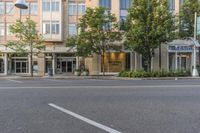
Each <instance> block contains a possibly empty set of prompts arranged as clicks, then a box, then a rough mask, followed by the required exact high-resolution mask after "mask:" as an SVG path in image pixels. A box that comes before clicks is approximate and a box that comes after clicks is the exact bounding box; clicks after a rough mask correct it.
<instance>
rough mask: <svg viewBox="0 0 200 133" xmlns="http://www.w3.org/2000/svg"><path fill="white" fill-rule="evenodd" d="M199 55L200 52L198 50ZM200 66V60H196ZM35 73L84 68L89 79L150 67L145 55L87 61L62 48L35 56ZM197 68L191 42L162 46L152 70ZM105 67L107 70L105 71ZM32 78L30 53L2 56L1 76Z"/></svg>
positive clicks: (108, 54) (110, 55)
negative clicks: (94, 76) (25, 76)
mask: <svg viewBox="0 0 200 133" xmlns="http://www.w3.org/2000/svg"><path fill="white" fill-rule="evenodd" d="M197 55H199V51H198V50H197ZM196 62H197V64H199V56H197V59H196ZM32 64H33V66H32V68H33V72H34V75H37V76H45V75H48V72H49V71H50V70H52V75H73V73H74V71H75V70H76V69H80V68H85V69H88V70H89V74H90V75H99V74H102V73H103V71H104V72H105V73H106V74H111V75H112V74H117V73H119V72H120V71H122V70H141V69H145V68H146V67H147V63H146V62H145V60H144V58H143V57H142V55H140V54H138V53H136V52H131V51H127V50H121V51H107V52H105V53H104V55H93V56H91V57H88V58H82V57H77V56H76V54H75V51H71V50H69V49H66V47H64V46H63V45H62V46H61V45H60V46H59V48H51V49H50V48H49V49H47V50H45V51H43V52H40V53H34V55H33V62H32ZM193 64H194V50H193V45H192V43H191V42H189V41H175V42H172V43H170V44H168V45H161V49H160V50H159V49H156V50H155V53H154V56H153V58H152V63H151V70H154V71H155V70H160V69H164V70H167V71H169V70H172V71H174V70H190V71H192V69H193V67H194V66H193ZM103 66H104V67H103ZM12 74H13V75H30V74H31V57H30V55H29V53H25V54H16V53H14V52H9V51H6V50H4V51H3V52H2V53H1V54H0V75H12Z"/></svg>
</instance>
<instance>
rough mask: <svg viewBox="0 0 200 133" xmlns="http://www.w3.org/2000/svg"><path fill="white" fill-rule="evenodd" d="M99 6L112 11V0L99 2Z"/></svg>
mask: <svg viewBox="0 0 200 133" xmlns="http://www.w3.org/2000/svg"><path fill="white" fill-rule="evenodd" d="M99 5H100V6H101V7H105V8H107V9H111V0H99Z"/></svg>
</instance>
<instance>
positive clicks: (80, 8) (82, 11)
mask: <svg viewBox="0 0 200 133" xmlns="http://www.w3.org/2000/svg"><path fill="white" fill-rule="evenodd" d="M83 14H85V4H84V3H82V4H78V15H83Z"/></svg>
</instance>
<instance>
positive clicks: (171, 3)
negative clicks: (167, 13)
mask: <svg viewBox="0 0 200 133" xmlns="http://www.w3.org/2000/svg"><path fill="white" fill-rule="evenodd" d="M168 3H169V9H170V10H175V0H168Z"/></svg>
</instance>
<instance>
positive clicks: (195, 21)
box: [192, 12, 199, 77]
mask: <svg viewBox="0 0 200 133" xmlns="http://www.w3.org/2000/svg"><path fill="white" fill-rule="evenodd" d="M194 17H195V19H194V40H193V42H194V52H193V53H194V56H193V61H194V64H193V65H194V67H193V70H192V76H193V77H198V76H199V74H198V71H197V67H196V58H197V57H196V56H197V55H196V52H197V51H196V46H197V45H196V44H197V13H196V12H195V16H194Z"/></svg>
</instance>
